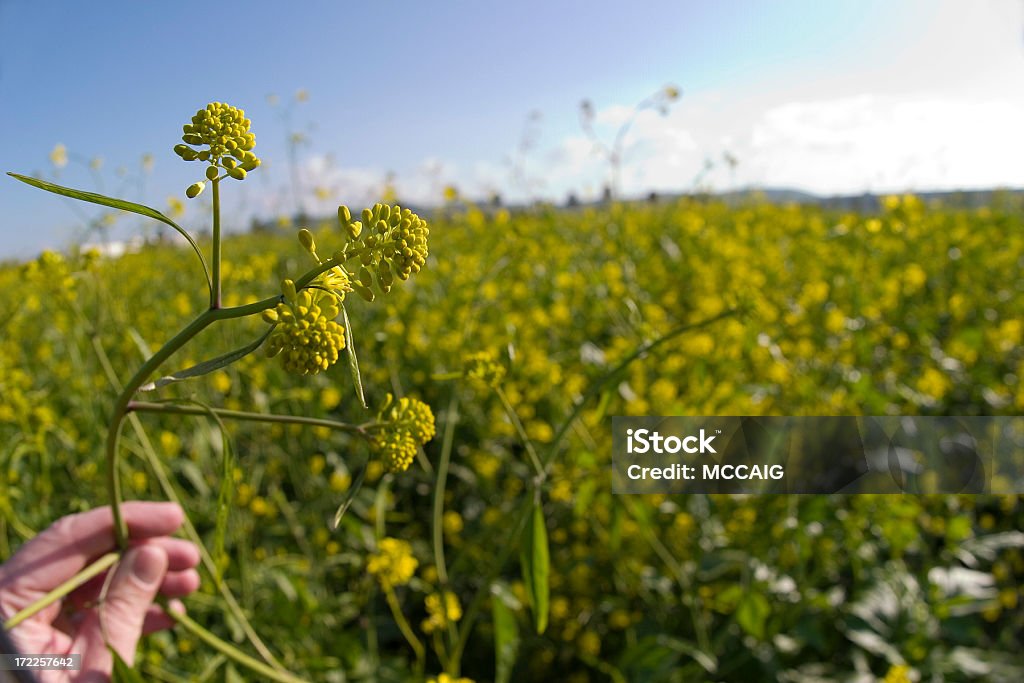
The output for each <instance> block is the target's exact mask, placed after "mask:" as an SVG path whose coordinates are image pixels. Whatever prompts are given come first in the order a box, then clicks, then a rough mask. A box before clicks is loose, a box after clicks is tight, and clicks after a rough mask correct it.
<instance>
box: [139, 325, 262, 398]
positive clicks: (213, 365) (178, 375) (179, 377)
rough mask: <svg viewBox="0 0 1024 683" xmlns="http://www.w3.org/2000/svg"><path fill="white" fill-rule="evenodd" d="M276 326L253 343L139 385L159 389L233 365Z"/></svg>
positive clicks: (253, 349) (251, 350) (141, 388)
mask: <svg viewBox="0 0 1024 683" xmlns="http://www.w3.org/2000/svg"><path fill="white" fill-rule="evenodd" d="M274 327H275V326H274V325H271V326H270V328H269V329H268V330H267V331H266V332H264V333H263V335H262V336H261V337H260V338H259V339H257V340H256V341H254V342H252V343H251V344H247V345H245V346H243V347H242V348H240V349H235V350H234V351H231V352H230V353H225V354H224V355H223V356H217V357H216V358H211V359H210V360H205V361H203V362H202V363H199V364H198V365H193V366H192V367H190V368H185V369H184V370H179V371H178V372H175V373H172V374H170V375H167V376H166V377H161V378H160V379H158V380H156V381H155V382H149V383H147V384H143V385H142V386H141V387H139V391H153V390H154V389H159V388H160V387H164V386H167V385H168V384H173V383H174V382H182V381H184V380H186V379H192V378H193V377H201V376H203V375H206V374H209V373H211V372H213V371H214V370H219V369H221V368H223V367H225V366H228V365H231V364H232V363H234V362H235V361H236V360H240V359H242V358H244V357H245V356H248V355H249V354H250V353H252V352H253V351H255V350H256V349H258V348H259V347H260V346H262V345H263V342H265V341H266V340H267V337H269V336H270V333H271V332H273V331H274Z"/></svg>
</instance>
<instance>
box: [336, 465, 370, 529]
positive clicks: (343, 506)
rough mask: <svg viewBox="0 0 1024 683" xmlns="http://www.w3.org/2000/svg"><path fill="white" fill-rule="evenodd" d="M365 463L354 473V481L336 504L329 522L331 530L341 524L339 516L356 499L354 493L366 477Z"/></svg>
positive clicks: (346, 510)
mask: <svg viewBox="0 0 1024 683" xmlns="http://www.w3.org/2000/svg"><path fill="white" fill-rule="evenodd" d="M366 464H367V463H364V464H363V467H362V469H360V470H359V474H357V475H356V479H355V481H353V482H352V485H351V486H349V487H348V491H346V492H345V499H344V500H342V501H341V505H339V506H338V511H337V512H335V513H334V520H333V521H332V522H331V531H335V530H336V529H337V528H338V525H339V524H341V518H342V517H344V516H345V513H346V512H348V508H349V506H350V505H352V501H353V500H355V499H356V494H357V493H359V489H361V488H362V487H363V480H364V479H366Z"/></svg>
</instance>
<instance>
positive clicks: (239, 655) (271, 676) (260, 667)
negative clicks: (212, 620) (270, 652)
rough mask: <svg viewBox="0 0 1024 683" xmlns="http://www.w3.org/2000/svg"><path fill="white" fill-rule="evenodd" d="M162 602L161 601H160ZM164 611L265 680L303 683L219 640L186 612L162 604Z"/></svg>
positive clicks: (189, 630)
mask: <svg viewBox="0 0 1024 683" xmlns="http://www.w3.org/2000/svg"><path fill="white" fill-rule="evenodd" d="M161 602H162V601H161ZM164 607H165V609H164V612H166V613H167V615H168V616H169V617H170V618H171V619H173V620H174V621H175V622H177V623H178V625H179V626H181V627H182V628H184V629H185V630H186V631H188V632H189V633H191V634H192V635H194V636H195V637H196V638H199V639H200V640H201V641H203V642H204V643H206V644H207V645H209V646H210V647H212V648H214V649H215V650H217V651H218V652H220V653H221V654H223V655H224V656H226V657H228V658H230V659H232V660H234V661H235V662H237V663H238V664H241V665H242V666H244V667H247V668H249V669H251V670H252V671H255V672H256V673H258V674H259V675H260V676H263V677H265V678H266V679H267V680H271V681H278V682H279V683H305V681H304V679H302V678H299V677H298V676H295V675H294V674H291V673H288V672H285V671H278V670H276V669H273V668H271V667H269V666H267V665H266V664H264V663H263V662H261V661H259V660H258V659H256V658H255V657H250V656H249V655H247V654H245V653H244V652H242V651H241V650H239V649H238V648H237V647H235V646H234V645H232V644H231V643H228V642H225V641H224V640H221V639H220V638H218V637H217V636H215V635H214V634H212V633H210V632H209V631H207V630H206V629H205V628H203V627H202V626H200V625H199V624H198V623H197V622H196V621H194V620H193V619H192V618H191V617H189V616H188V615H187V614H183V613H181V612H176V611H174V610H172V609H170V608H168V607H167V606H166V604H164Z"/></svg>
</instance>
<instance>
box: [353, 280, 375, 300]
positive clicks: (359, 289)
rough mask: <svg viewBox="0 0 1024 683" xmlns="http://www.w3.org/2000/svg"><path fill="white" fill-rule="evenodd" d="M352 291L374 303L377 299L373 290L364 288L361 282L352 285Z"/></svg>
mask: <svg viewBox="0 0 1024 683" xmlns="http://www.w3.org/2000/svg"><path fill="white" fill-rule="evenodd" d="M352 289H353V290H354V291H355V293H356V294H358V295H359V296H361V297H363V298H364V299H366V300H367V301H373V300H374V298H375V297H374V295H373V290H372V289H370V288H369V287H365V286H363V285H362V284H361V283H359V282H353V283H352Z"/></svg>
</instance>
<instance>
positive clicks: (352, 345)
mask: <svg viewBox="0 0 1024 683" xmlns="http://www.w3.org/2000/svg"><path fill="white" fill-rule="evenodd" d="M341 318H342V321H343V323H342V324H343V325H344V326H345V348H346V349H348V368H349V370H351V371H352V383H353V384H355V387H356V397H357V398H358V399H359V402H360V403H361V404H362V405H363V407H364V408H368V407H369V406H367V405H366V397H365V396H363V376H362V375H361V374H360V373H359V359H358V358H356V342H355V339H354V338H353V336H352V323H350V322H349V320H348V311H346V310H345V304H341Z"/></svg>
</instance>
